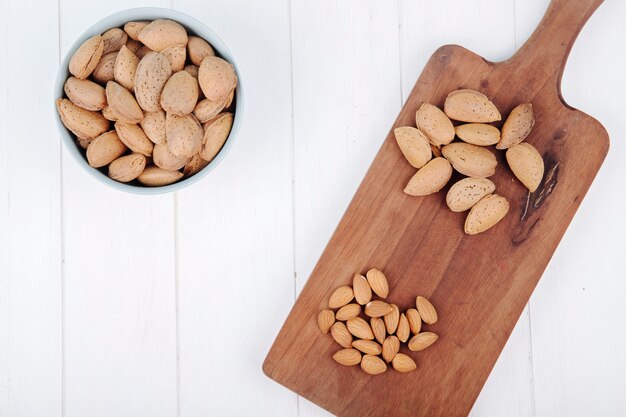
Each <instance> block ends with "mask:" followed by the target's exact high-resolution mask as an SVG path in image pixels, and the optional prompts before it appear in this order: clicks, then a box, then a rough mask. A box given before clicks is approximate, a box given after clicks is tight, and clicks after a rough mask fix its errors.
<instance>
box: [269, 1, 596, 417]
mask: <svg viewBox="0 0 626 417" xmlns="http://www.w3.org/2000/svg"><path fill="white" fill-rule="evenodd" d="M599 3H600V1H599V0H579V1H571V2H558V1H557V2H554V3H553V6H554V8H553V9H552V10H551V11H550V12H548V13H547V15H546V19H545V20H544V22H543V23H542V24H541V25H540V26H539V28H538V30H537V31H536V32H535V34H534V35H533V37H532V38H531V40H530V41H529V42H528V43H527V44H526V45H525V46H524V47H523V48H521V50H520V51H519V52H518V54H516V56H515V57H514V58H513V59H511V60H509V61H507V62H505V63H502V64H500V65H494V64H492V63H489V62H486V61H485V60H484V59H482V58H481V57H480V56H478V55H475V54H472V53H471V52H469V51H467V50H465V49H462V48H459V47H450V46H449V47H444V48H441V49H439V50H438V51H437V52H436V53H435V54H434V55H433V57H432V58H431V60H430V61H429V63H428V64H427V67H426V68H425V70H424V72H423V74H422V76H421V77H420V80H419V82H418V84H417V85H416V87H415V89H414V90H413V92H412V93H411V96H410V97H409V99H408V101H407V104H406V105H405V107H404V108H403V110H402V112H401V114H400V116H399V118H398V120H397V121H396V124H395V125H396V126H398V125H405V124H407V123H410V122H411V121H412V120H413V118H414V113H415V110H416V109H417V108H418V107H419V105H420V104H421V102H422V101H429V102H433V103H435V104H441V103H442V101H443V99H444V97H445V95H446V94H447V93H448V92H449V91H452V90H454V89H455V88H459V87H465V88H473V89H481V90H483V91H485V92H486V93H487V94H488V95H489V96H491V97H493V99H494V101H495V103H496V104H497V105H499V107H500V109H501V110H502V111H503V113H504V114H506V113H507V112H508V111H509V110H510V109H511V108H512V107H513V105H515V104H518V103H520V102H527V101H531V102H533V104H534V105H535V106H536V120H537V123H536V125H535V128H534V131H533V135H532V143H533V144H534V145H535V146H536V147H537V148H538V149H539V151H540V153H542V154H543V155H544V158H545V160H546V165H547V175H546V177H545V180H544V182H543V183H542V186H541V188H540V189H539V190H538V192H537V193H535V194H534V195H532V196H531V197H530V200H529V198H528V196H527V193H526V192H525V191H524V189H523V187H521V186H519V184H514V181H512V180H511V178H510V174H508V173H506V172H503V171H500V172H499V173H497V174H496V175H495V176H494V177H493V179H494V181H495V182H496V184H497V188H498V192H499V193H500V194H501V195H504V196H505V197H507V198H508V200H509V201H510V202H511V203H512V210H511V215H510V216H507V217H506V218H505V219H504V221H503V222H502V223H501V224H500V225H499V226H498V227H497V228H496V229H494V230H492V231H491V233H488V234H485V235H482V236H480V237H468V236H467V235H464V234H463V232H462V230H461V229H462V228H461V227H460V223H462V219H459V218H458V216H455V214H454V213H451V212H450V211H449V210H446V209H440V208H441V207H442V206H443V205H444V204H443V202H442V200H443V199H442V198H439V199H437V198H435V197H429V198H424V199H419V200H418V201H417V202H415V201H410V198H409V197H407V196H406V195H404V194H403V193H402V191H401V189H402V185H403V184H405V183H406V181H407V180H408V178H409V177H410V176H411V175H412V174H413V171H414V170H412V169H410V168H409V167H408V166H407V165H408V164H406V163H405V162H404V160H403V158H402V156H401V153H400V152H399V151H398V149H397V145H396V144H395V140H394V138H393V136H392V135H389V136H388V137H387V140H386V141H385V143H384V145H383V147H382V148H381V150H380V152H379V153H378V155H377V157H376V159H375V160H374V163H373V164H372V166H371V167H370V170H369V171H368V175H367V176H366V178H365V180H364V182H363V183H362V184H361V187H360V188H359V191H358V192H357V194H356V196H355V198H354V199H353V201H352V203H351V205H350V208H349V209H348V211H347V214H346V216H344V219H343V220H342V222H341V223H340V225H339V227H338V229H337V230H336V232H335V234H334V235H333V238H332V239H331V241H330V243H329V245H328V246H327V249H326V251H325V253H324V254H323V255H322V258H321V259H320V262H319V263H318V264H317V266H316V268H315V270H314V271H313V274H312V278H311V279H310V280H309V281H308V283H307V285H306V286H305V288H304V289H303V291H302V294H301V297H300V299H299V301H298V303H297V304H296V306H295V308H294V309H293V310H292V313H291V314H290V315H289V317H288V320H287V322H286V324H285V326H284V327H283V330H282V332H281V334H280V335H279V337H278V339H277V341H276V343H275V344H274V347H273V349H272V351H271V352H270V354H269V355H268V358H267V359H266V362H265V366H264V370H265V371H266V372H267V373H268V375H270V376H271V377H273V378H275V379H277V380H278V381H280V382H281V383H283V384H285V385H286V386H288V387H290V388H292V389H295V390H297V391H298V392H300V393H302V394H304V395H305V396H307V398H309V399H313V400H314V401H315V402H317V403H319V404H322V405H323V406H324V407H326V408H328V409H329V410H330V411H331V412H334V413H336V414H339V415H346V416H347V415H361V416H363V415H373V414H374V412H376V413H378V414H380V413H388V414H394V415H395V414H398V415H400V414H406V415H408V414H409V413H411V414H414V413H417V414H419V415H442V414H444V410H445V414H446V415H465V414H466V413H467V412H469V409H470V406H471V405H472V403H473V402H474V400H475V398H476V396H477V395H478V391H479V389H480V387H481V386H482V384H483V383H484V382H485V380H486V377H487V375H488V373H489V371H490V370H491V368H492V367H493V365H494V363H495V361H496V358H497V357H498V355H499V353H500V351H501V349H502V347H503V345H504V343H505V341H506V340H507V339H508V336H509V335H510V333H511V331H512V329H513V326H514V324H515V323H516V321H517V319H518V318H519V315H520V314H521V313H522V311H523V307H524V305H525V304H526V302H527V300H528V298H529V297H530V294H531V292H532V290H533V289H534V286H535V285H536V282H537V280H538V279H539V277H540V276H541V274H542V272H543V270H544V268H545V267H546V265H547V263H548V261H549V259H550V257H551V255H552V253H553V251H554V249H555V247H556V245H557V243H558V241H559V240H560V238H561V236H562V234H563V233H564V231H565V229H566V227H567V225H568V224H569V222H570V220H571V218H572V217H573V215H574V213H575V211H576V208H577V207H578V205H579V204H580V201H581V199H582V198H583V197H584V195H585V193H586V191H587V189H588V187H589V185H590V183H591V181H592V180H593V178H594V176H595V173H596V172H597V170H598V169H599V166H600V165H601V163H602V161H603V159H604V155H605V154H606V152H607V150H608V137H607V134H606V132H605V130H604V129H603V128H602V126H601V125H600V124H599V123H598V122H597V121H595V120H594V119H592V118H590V117H588V116H586V115H584V114H583V113H581V112H578V111H576V110H573V109H571V108H569V107H567V106H564V105H563V103H562V102H561V100H560V97H559V95H558V84H559V81H560V73H561V68H562V65H563V63H564V60H565V58H566V56H567V53H568V51H569V48H570V46H571V44H572V43H573V41H574V39H575V37H576V35H577V33H578V30H579V28H580V27H581V26H582V24H583V23H584V21H585V20H586V19H587V17H588V16H589V15H590V14H591V12H592V11H593V10H594V9H595V7H597V5H598V4H599ZM571 132H576V137H586V138H588V139H587V141H586V142H585V145H587V146H585V152H584V153H581V151H580V148H581V145H580V143H574V142H573V141H572V140H568V139H572V138H573V136H572V133H571ZM529 201H530V203H528V202H529ZM527 204H530V208H528V207H527ZM453 224H456V225H457V226H458V227H457V228H452V229H451V228H450V227H449V225H453ZM477 253H478V254H492V255H491V256H486V255H483V256H473V255H475V254H477ZM424 265H429V266H431V267H432V268H429V270H428V274H427V275H426V274H425V273H424ZM370 266H379V267H382V268H384V269H385V270H386V271H387V272H388V274H389V275H388V276H389V277H390V281H391V284H392V287H395V288H396V292H395V297H396V298H394V300H398V303H399V304H400V305H401V306H403V307H406V306H407V305H409V304H410V303H411V300H413V297H414V294H415V293H421V294H425V295H426V296H430V297H431V298H432V299H433V300H434V301H435V303H436V304H438V305H439V310H440V312H441V316H442V317H446V316H448V317H449V319H448V320H449V321H448V322H447V323H446V324H444V323H438V325H439V326H440V327H439V333H440V334H441V335H446V336H444V337H442V338H440V339H439V341H438V347H437V349H431V350H429V351H427V352H425V353H423V354H422V355H421V357H422V360H421V361H420V364H421V370H422V371H421V373H420V378H419V379H418V380H416V379H411V380H406V379H400V377H398V376H397V374H394V373H388V374H385V375H383V376H380V377H378V378H377V379H372V378H370V377H367V376H363V374H358V375H357V374H355V372H358V371H356V370H355V369H349V368H340V367H337V366H335V365H333V363H332V361H331V360H330V359H329V358H330V355H329V354H330V352H331V351H332V349H333V342H332V341H331V340H329V339H328V338H326V339H320V337H319V331H318V330H317V328H316V325H315V316H316V315H317V311H318V310H319V309H320V308H321V306H323V305H324V302H325V300H326V299H327V298H328V296H329V295H330V293H331V291H332V290H334V288H335V287H336V286H337V285H338V284H339V283H345V282H347V281H348V280H349V279H350V277H351V275H352V274H353V273H354V272H355V271H362V270H364V269H366V268H368V267H370ZM485 277H488V279H489V283H485ZM469 328H472V329H473V331H472V332H467V329H469ZM296 334H297V335H298V337H297V338H296V337H295V335H296ZM322 340H324V341H322ZM311 358H319V359H317V360H313V361H312V360H311ZM322 358H328V359H327V360H326V361H324V359H322ZM443 363H445V364H446V366H441V364H443ZM346 378H353V383H352V384H350V385H349V386H346V385H345V384H342V383H341V381H345V379H346ZM399 381H402V386H403V390H399V389H397V387H394V386H393V385H394V382H395V383H399ZM322 382H323V383H322ZM372 387H375V388H376V389H374V390H373V389H372ZM338 388H340V389H338ZM407 390H408V391H410V392H411V393H412V395H411V396H407V395H405V394H406V391H407ZM372 392H375V394H372ZM380 396H385V398H386V401H380V398H378V397H380ZM374 410H376V411H374Z"/></svg>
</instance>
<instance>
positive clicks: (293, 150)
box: [179, 0, 300, 417]
mask: <svg viewBox="0 0 626 417" xmlns="http://www.w3.org/2000/svg"><path fill="white" fill-rule="evenodd" d="M291 9H292V0H288V1H287V14H288V15H289V66H290V69H289V83H290V89H291V91H290V92H291V103H290V105H291V126H290V130H291V132H290V133H291V241H292V250H291V254H292V270H293V301H294V303H295V301H296V299H297V298H298V273H297V271H296V144H295V140H296V135H295V130H296V128H295V121H294V118H295V116H294V113H295V108H294V92H293V90H294V84H293V14H292V12H291ZM296 416H297V417H300V395H298V394H296ZM179 417H180V416H179Z"/></svg>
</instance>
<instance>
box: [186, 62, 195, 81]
mask: <svg viewBox="0 0 626 417" xmlns="http://www.w3.org/2000/svg"><path fill="white" fill-rule="evenodd" d="M184 69H185V71H187V72H188V73H189V74H191V75H192V76H193V78H195V79H196V80H197V79H198V66H197V65H193V64H188V65H185V68H184Z"/></svg>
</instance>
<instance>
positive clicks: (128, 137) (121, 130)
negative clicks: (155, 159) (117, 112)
mask: <svg viewBox="0 0 626 417" xmlns="http://www.w3.org/2000/svg"><path fill="white" fill-rule="evenodd" d="M115 131H116V132H117V136H119V138H120V140H121V141H122V142H123V143H124V145H126V146H127V147H128V148H129V149H130V150H131V151H133V152H135V153H140V154H143V155H145V156H152V151H153V149H154V143H152V141H151V140H150V139H148V136H146V134H145V133H144V131H143V130H142V129H141V127H140V126H139V125H136V124H132V123H124V122H116V123H115Z"/></svg>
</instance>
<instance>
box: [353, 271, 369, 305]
mask: <svg viewBox="0 0 626 417" xmlns="http://www.w3.org/2000/svg"><path fill="white" fill-rule="evenodd" d="M352 290H353V291H354V298H355V299H356V302H357V303H359V304H361V305H365V304H367V303H369V302H370V300H371V299H372V289H371V288H370V285H369V284H368V283H367V278H365V277H364V276H363V275H361V274H354V277H353V278H352Z"/></svg>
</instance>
